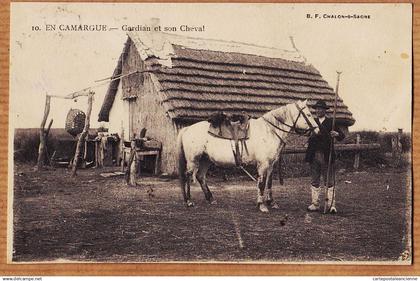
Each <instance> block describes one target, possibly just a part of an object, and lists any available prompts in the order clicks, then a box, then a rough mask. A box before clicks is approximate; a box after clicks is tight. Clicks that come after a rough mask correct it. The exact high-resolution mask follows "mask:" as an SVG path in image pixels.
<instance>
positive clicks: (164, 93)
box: [99, 32, 355, 173]
mask: <svg viewBox="0 0 420 281" xmlns="http://www.w3.org/2000/svg"><path fill="white" fill-rule="evenodd" d="M135 71H139V73H134V74H131V75H128V76H125V77H123V78H122V79H121V80H122V83H121V84H120V83H119V81H120V80H116V81H114V82H113V83H111V85H110V87H109V89H108V92H107V94H106V96H105V99H104V102H103V105H102V108H101V111H100V113H99V121H106V122H108V121H111V122H113V119H114V118H117V119H118V121H117V122H116V124H115V128H119V127H120V124H121V121H122V123H125V124H124V125H123V127H125V132H126V134H125V136H126V137H127V136H128V135H127V132H130V134H129V136H130V137H133V134H135V133H136V132H138V131H139V130H140V129H141V128H143V127H145V128H147V129H148V135H149V134H150V133H151V134H152V136H154V137H156V138H158V139H160V140H162V141H163V140H165V142H164V144H163V145H164V152H163V153H167V154H168V155H169V154H175V153H174V151H173V149H174V144H168V142H172V141H173V142H175V139H176V134H177V130H178V129H179V128H180V127H182V126H185V125H188V124H191V123H193V122H196V121H199V120H204V119H206V118H207V117H208V116H209V115H210V114H212V113H214V112H216V111H224V112H227V113H240V112H247V113H248V114H250V115H251V116H252V117H259V116H261V115H263V114H264V113H265V112H267V111H269V110H272V109H274V108H277V107H279V106H282V105H284V104H287V103H291V102H295V101H297V100H299V99H301V100H303V99H308V103H309V105H311V104H314V103H315V101H316V100H324V101H325V102H326V103H327V104H328V105H330V106H332V105H333V102H334V90H333V88H331V87H330V86H329V85H328V83H327V82H326V81H325V80H324V79H323V78H322V76H321V74H320V73H319V72H318V71H317V70H316V69H315V68H314V67H313V66H312V65H310V64H307V63H306V60H305V58H304V57H303V56H301V55H300V53H299V52H298V51H297V50H291V51H287V50H281V49H276V48H266V47H261V46H256V45H251V44H243V43H236V42H227V41H219V40H204V39H196V38H189V37H183V36H178V35H173V34H164V33H150V32H149V33H147V32H146V33H144V32H143V33H134V32H133V33H129V34H128V39H127V42H126V44H125V47H124V49H123V52H122V54H121V56H120V59H119V61H118V64H117V67H116V69H115V71H114V74H113V76H115V77H116V76H118V75H121V74H123V75H124V74H130V73H133V72H135ZM119 88H120V90H118V89H119ZM117 95H121V96H120V98H121V99H122V100H123V102H125V103H126V106H125V109H123V110H122V114H123V115H124V114H125V117H121V115H118V114H117V113H115V114H112V112H113V107H114V104H115V100H116V96H117ZM119 102H120V101H119ZM337 122H338V124H339V125H341V126H346V127H347V126H351V125H353V124H354V122H355V120H354V119H353V117H352V114H351V112H350V111H349V110H348V108H347V106H345V105H344V103H343V101H342V99H341V98H339V101H338V108H337ZM127 123H128V124H127ZM157 125H158V126H159V128H158V129H157V128H156V126H157ZM158 131H164V132H165V133H162V132H160V133H159V132H158ZM173 157H175V156H173ZM173 157H172V156H169V158H173ZM169 158H168V157H166V156H165V155H162V167H161V169H162V171H164V172H169V173H171V172H173V171H174V170H175V166H176V165H175V162H174V159H169Z"/></svg>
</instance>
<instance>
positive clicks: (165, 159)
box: [130, 74, 177, 174]
mask: <svg viewBox="0 0 420 281" xmlns="http://www.w3.org/2000/svg"><path fill="white" fill-rule="evenodd" d="M143 86H144V89H143V91H142V93H141V94H140V95H139V96H138V97H137V98H136V99H132V100H130V116H131V118H132V131H133V133H135V134H136V135H138V134H139V132H140V130H141V129H142V128H146V129H147V133H146V136H148V137H150V138H153V139H156V140H158V141H160V142H162V153H161V163H160V171H161V172H162V173H168V174H174V173H176V170H177V154H176V138H177V129H176V126H175V125H174V123H173V122H172V119H171V118H170V117H169V116H168V115H167V114H166V112H165V110H164V107H163V105H162V103H161V101H160V99H159V93H158V90H157V89H156V88H155V87H154V84H153V82H152V80H151V78H150V74H146V75H144V81H143Z"/></svg>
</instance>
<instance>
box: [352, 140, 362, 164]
mask: <svg viewBox="0 0 420 281" xmlns="http://www.w3.org/2000/svg"><path fill="white" fill-rule="evenodd" d="M356 144H360V134H357V135H356ZM359 164H360V151H359V150H357V151H356V154H355V155H354V165H353V168H354V169H355V170H357V169H359Z"/></svg>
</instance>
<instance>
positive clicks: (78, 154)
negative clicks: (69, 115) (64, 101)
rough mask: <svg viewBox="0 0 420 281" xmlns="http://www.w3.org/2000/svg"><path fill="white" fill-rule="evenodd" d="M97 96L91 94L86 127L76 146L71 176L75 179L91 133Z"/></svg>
mask: <svg viewBox="0 0 420 281" xmlns="http://www.w3.org/2000/svg"><path fill="white" fill-rule="evenodd" d="M94 95H95V93H94V92H89V95H88V108H87V112H86V119H85V127H84V128H83V131H82V133H81V134H80V137H79V140H78V141H77V146H76V152H75V154H74V159H73V166H72V169H71V176H72V177H75V176H76V171H77V166H78V165H79V162H80V158H81V157H82V155H81V154H82V153H81V152H82V147H83V145H84V143H85V140H86V136H87V134H88V132H89V127H90V114H91V112H92V103H93V96H94Z"/></svg>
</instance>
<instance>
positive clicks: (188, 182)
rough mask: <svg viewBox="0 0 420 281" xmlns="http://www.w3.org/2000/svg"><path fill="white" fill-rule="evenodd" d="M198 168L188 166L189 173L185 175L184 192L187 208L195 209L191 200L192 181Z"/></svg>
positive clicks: (191, 165) (192, 165)
mask: <svg viewBox="0 0 420 281" xmlns="http://www.w3.org/2000/svg"><path fill="white" fill-rule="evenodd" d="M195 169H196V166H195V165H194V164H187V171H186V173H185V178H186V180H185V190H184V192H183V195H184V201H185V204H187V207H193V206H194V202H193V201H192V200H191V179H192V177H193V174H194V171H195Z"/></svg>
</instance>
